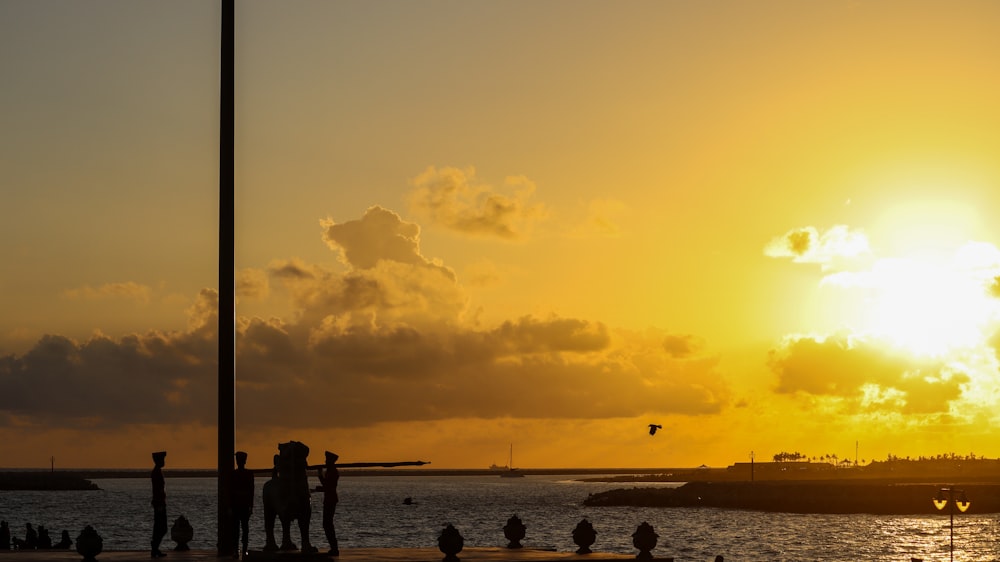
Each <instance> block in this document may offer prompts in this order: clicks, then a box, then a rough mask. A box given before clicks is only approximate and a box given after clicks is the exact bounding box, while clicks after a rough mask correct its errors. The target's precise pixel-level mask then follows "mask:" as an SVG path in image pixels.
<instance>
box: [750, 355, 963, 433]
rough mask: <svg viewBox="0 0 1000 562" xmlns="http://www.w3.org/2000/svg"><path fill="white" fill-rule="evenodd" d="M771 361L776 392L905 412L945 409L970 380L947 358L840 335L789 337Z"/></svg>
mask: <svg viewBox="0 0 1000 562" xmlns="http://www.w3.org/2000/svg"><path fill="white" fill-rule="evenodd" d="M769 366H770V368H771V370H772V371H773V372H774V373H775V374H776V375H777V376H778V384H777V387H776V389H775V390H776V391H777V392H778V393H787V394H803V395H812V396H826V397H837V398H842V399H845V401H846V403H847V404H848V405H849V407H850V408H854V409H861V410H878V409H889V410H893V411H901V412H902V413H904V414H930V413H944V412H948V411H949V410H950V405H951V403H952V402H953V401H956V400H958V399H959V398H961V397H962V394H963V386H964V385H966V384H967V383H969V382H970V380H971V378H970V376H969V374H968V373H966V372H963V371H962V370H961V369H958V368H955V366H952V365H949V364H947V363H945V362H942V361H939V360H927V359H916V358H913V357H912V356H910V355H908V354H905V353H902V352H900V351H897V350H894V348H893V347H892V346H890V345H888V344H887V343H886V342H883V341H865V340H864V339H861V338H851V337H847V336H842V335H839V336H830V337H827V338H815V337H793V338H789V339H788V340H787V341H785V342H784V343H783V345H782V346H781V347H779V348H778V349H776V350H774V351H772V352H771V357H770V360H769Z"/></svg>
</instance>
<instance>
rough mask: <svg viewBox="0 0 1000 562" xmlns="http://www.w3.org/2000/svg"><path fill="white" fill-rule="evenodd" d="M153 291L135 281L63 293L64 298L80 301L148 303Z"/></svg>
mask: <svg viewBox="0 0 1000 562" xmlns="http://www.w3.org/2000/svg"><path fill="white" fill-rule="evenodd" d="M152 292H153V289H152V288H150V287H149V286H146V285H141V284H139V283H135V282H133V281H125V282H122V283H105V284H104V285H101V286H99V287H91V286H89V285H86V286H83V287H77V288H75V289H67V290H65V291H63V293H62V294H63V296H64V297H65V298H68V299H79V300H103V299H128V300H134V301H137V302H141V303H148V302H149V297H150V295H151V294H152Z"/></svg>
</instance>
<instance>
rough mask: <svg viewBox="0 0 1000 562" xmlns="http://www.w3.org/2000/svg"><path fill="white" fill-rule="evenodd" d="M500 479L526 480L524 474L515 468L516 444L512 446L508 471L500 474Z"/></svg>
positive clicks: (508, 460)
mask: <svg viewBox="0 0 1000 562" xmlns="http://www.w3.org/2000/svg"><path fill="white" fill-rule="evenodd" d="M500 478H524V473H523V472H521V471H520V470H518V469H516V468H514V444H513V443H511V444H510V453H509V455H508V457H507V470H504V471H502V472H500Z"/></svg>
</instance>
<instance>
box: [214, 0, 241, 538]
mask: <svg viewBox="0 0 1000 562" xmlns="http://www.w3.org/2000/svg"><path fill="white" fill-rule="evenodd" d="M233 12H234V0H222V32H221V48H220V65H219V69H220V72H219V78H220V80H219V360H218V362H219V380H218V383H219V408H218V410H219V422H218V433H219V436H218V445H219V458H218V460H219V467H218V468H219V472H218V474H219V476H218V493H219V506H218V534H217V537H218V543H217V544H216V548H217V549H218V552H219V554H220V555H227V556H228V555H231V554H232V548H233V544H234V543H233V540H232V530H231V529H230V521H229V517H228V513H227V511H228V509H229V482H230V479H231V478H232V473H233V455H234V454H235V449H236V335H235V330H236V294H235V279H234V275H235V271H236V251H235V249H236V248H235V240H234V215H235V184H236V182H235V170H234V158H235V149H234V144H235V139H234V137H235V107H234V98H235V85H234V82H235V80H234V60H235V43H236V40H235V33H234V23H233V20H234V17H233Z"/></svg>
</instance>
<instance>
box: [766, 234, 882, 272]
mask: <svg viewBox="0 0 1000 562" xmlns="http://www.w3.org/2000/svg"><path fill="white" fill-rule="evenodd" d="M869 253H871V249H870V248H869V246H868V237H867V236H866V235H865V234H864V233H863V232H860V231H851V230H850V228H848V227H847V226H844V225H836V226H834V227H832V228H830V229H829V230H827V231H825V232H822V233H821V232H820V231H819V230H818V229H817V228H816V227H813V226H806V227H803V228H797V229H794V230H790V231H788V232H786V233H785V234H784V235H782V236H780V237H777V238H774V239H772V240H771V241H770V242H768V244H767V245H766V246H765V247H764V255H766V256H768V257H772V258H791V259H792V261H793V262H795V263H818V264H822V265H827V264H830V263H831V262H833V261H834V260H836V259H840V258H857V257H860V256H864V255H867V254H869Z"/></svg>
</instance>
